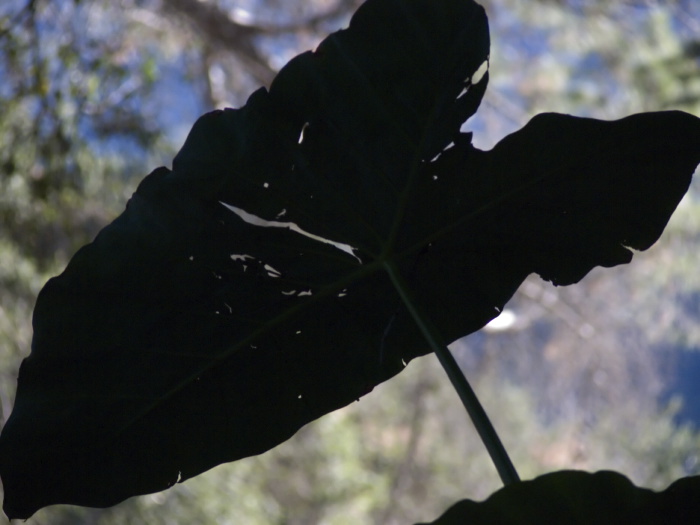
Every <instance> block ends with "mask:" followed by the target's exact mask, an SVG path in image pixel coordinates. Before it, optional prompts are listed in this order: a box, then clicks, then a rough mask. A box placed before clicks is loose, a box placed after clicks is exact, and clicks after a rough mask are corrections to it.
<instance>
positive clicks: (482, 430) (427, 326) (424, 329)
mask: <svg viewBox="0 0 700 525" xmlns="http://www.w3.org/2000/svg"><path fill="white" fill-rule="evenodd" d="M384 269H385V270H386V272H387V273H388V274H389V278H390V279H391V282H392V284H393V285H394V288H395V289H396V291H397V292H398V294H399V296H400V297H401V300H402V301H403V303H404V305H405V306H406V308H407V309H408V311H409V313H410V314H411V317H413V320H414V321H415V322H416V324H417V325H418V328H419V329H420V331H421V333H422V334H423V337H425V339H426V341H427V342H428V344H430V347H431V349H432V350H433V351H434V352H435V354H436V355H437V357H438V360H439V361H440V364H441V365H442V367H443V368H444V369H445V372H446V373H447V377H449V378H450V381H451V382H452V386H454V388H455V390H457V394H458V395H459V397H460V399H461V400H462V404H463V405H464V408H466V410H467V413H468V414H469V417H470V418H471V420H472V422H473V423H474V427H475V428H476V431H477V432H478V433H479V437H480V438H481V441H482V442H483V443H484V446H485V447H486V450H487V451H488V453H489V456H491V461H493V464H494V465H495V467H496V470H497V471H498V475H499V476H500V477H501V481H503V484H504V485H506V486H507V485H510V484H512V483H516V482H518V481H520V477H519V476H518V473H517V471H516V470H515V467H514V466H513V463H512V461H511V460H510V457H509V456H508V453H507V452H506V449H505V447H504V446H503V443H501V439H500V438H499V437H498V434H497V433H496V429H495V428H494V427H493V424H492V423H491V421H490V420H489V417H488V415H487V414H486V411H485V410H484V407H483V406H481V403H480V402H479V398H478V397H477V396H476V393H475V392H474V390H473V389H472V387H471V385H470V384H469V381H468V380H467V377H466V376H465V375H464V373H463V372H462V370H461V368H460V367H459V365H458V364H457V361H456V360H455V358H454V356H453V355H452V353H451V352H450V350H449V348H447V345H446V344H445V342H444V341H443V340H442V338H441V337H440V334H439V332H438V330H437V328H436V327H435V326H434V325H433V324H432V322H431V321H430V319H429V317H428V316H427V315H426V314H425V313H424V312H422V311H421V309H420V307H419V306H418V304H417V303H416V301H414V300H413V298H412V297H411V292H410V290H409V287H408V285H407V284H406V282H405V281H404V279H403V277H402V276H401V274H400V273H399V271H398V269H397V268H396V266H395V265H394V264H393V263H392V262H391V261H385V262H384Z"/></svg>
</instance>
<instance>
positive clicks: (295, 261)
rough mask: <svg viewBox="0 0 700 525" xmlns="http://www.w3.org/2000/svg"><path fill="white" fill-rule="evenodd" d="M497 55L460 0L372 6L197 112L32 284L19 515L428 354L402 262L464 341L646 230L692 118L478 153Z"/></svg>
mask: <svg viewBox="0 0 700 525" xmlns="http://www.w3.org/2000/svg"><path fill="white" fill-rule="evenodd" d="M487 57H488V28H487V23H486V17H485V15H484V12H483V10H482V9H481V7H479V6H477V5H476V4H474V3H473V2H471V1H470V0H440V1H436V0H414V1H411V2H406V1H403V0H370V2H368V3H366V4H365V5H364V6H363V7H362V8H360V10H359V11H358V12H357V14H356V15H355V17H354V18H353V20H352V22H351V25H350V27H349V29H347V30H345V31H340V32H338V33H335V34H334V35H331V36H330V37H329V38H328V39H326V40H325V41H324V42H323V43H322V44H321V45H320V46H319V47H318V49H317V50H316V51H315V52H314V53H305V54H303V55H300V56H299V57H297V58H295V59H294V60H292V61H291V62H290V63H289V64H288V65H287V66H286V67H285V68H284V69H283V70H282V71H281V72H280V74H279V76H278V77H277V79H276V80H275V81H274V83H273V84H272V86H271V88H270V91H269V92H267V91H265V90H263V89H261V90H259V91H257V92H255V93H254V94H253V95H252V96H251V97H250V99H249V100H248V102H247V104H246V105H245V106H244V107H243V108H241V109H239V110H226V111H216V112H213V113H209V114H207V115H205V116H203V117H201V118H200V119H199V120H198V121H197V123H196V124H195V126H194V128H193V130H192V132H191V133H190V136H189V137H188V139H187V141H186V143H185V145H184V147H183V149H182V151H181V152H180V153H179V154H178V155H177V156H176V158H175V160H174V162H173V170H172V171H170V170H168V169H166V168H159V169H157V170H155V171H154V172H153V173H151V174H150V175H149V176H148V177H146V178H145V179H144V180H143V182H142V183H141V184H140V186H139V187H138V189H137V191H136V193H135V194H134V195H133V197H132V199H131V200H130V201H129V203H128V205H127V209H126V211H125V212H124V213H123V214H122V215H121V216H120V217H119V218H117V219H116V220H115V221H114V222H113V223H112V224H111V225H109V226H108V227H106V228H105V229H104V230H103V231H102V232H101V233H100V234H99V235H98V236H97V238H96V239H95V241H94V242H93V243H92V244H90V245H88V246H86V247H84V248H83V249H81V250H80V251H79V252H78V253H77V254H76V255H75V257H74V258H73V259H72V261H71V262H70V264H69V265H68V267H67V268H66V270H65V272H64V273H63V274H62V275H60V276H59V277H57V278H54V279H52V280H50V281H49V282H48V283H47V285H46V286H45V288H44V289H43V290H42V292H41V294H40V296H39V298H38V301H37V305H36V309H35V313H34V339H33V343H32V353H31V355H30V356H29V357H28V358H27V359H26V360H25V361H24V362H23V364H22V367H21V369H20V375H19V380H18V392H17V401H16V404H15V408H14V411H13V413H12V416H11V418H10V420H9V421H8V423H7V425H6V427H5V429H4V430H3V433H2V436H1V437H0V475H2V480H3V483H4V489H5V502H4V509H5V512H6V513H7V514H8V516H11V517H27V516H29V515H31V514H32V513H33V512H35V511H36V510H37V509H39V508H41V507H43V506H46V505H50V504H54V503H73V504H80V505H88V506H99V507H101V506H109V505H113V504H115V503H117V502H119V501H121V500H123V499H125V498H127V497H129V496H132V495H136V494H145V493H149V492H154V491H158V490H162V489H164V488H166V487H168V486H171V485H173V484H174V483H176V482H177V481H181V480H184V479H187V478H190V477H192V476H195V475H197V474H199V473H201V472H203V471H205V470H207V469H209V468H212V467H213V466H215V465H217V464H220V463H222V462H226V461H233V460H236V459H239V458H242V457H245V456H249V455H252V454H258V453H261V452H263V451H265V450H268V449H269V448H271V447H273V446H275V445H276V444H278V443H280V442H282V441H284V440H286V439H287V438H289V437H290V436H291V435H292V434H293V433H294V432H296V431H297V430H298V429H299V428H300V427H301V426H303V425H304V424H306V423H307V422H309V421H312V420H314V419H316V418H318V417H320V416H321V415H323V414H325V413H327V412H330V411H332V410H335V409H337V408H339V407H342V406H344V405H347V404H348V403H350V402H352V401H353V400H355V399H358V398H360V397H361V396H363V395H364V394H366V393H368V392H369V391H371V390H372V388H373V387H374V386H375V385H377V384H379V383H381V382H382V381H385V380H387V379H389V378H390V377H392V376H394V375H395V374H397V373H398V372H400V371H401V370H402V369H403V368H404V366H405V364H406V363H408V362H409V361H410V360H411V359H413V358H414V357H417V356H420V355H423V354H425V353H427V352H428V347H427V345H425V344H424V343H423V340H422V338H421V336H420V332H419V331H418V330H417V329H416V327H415V326H414V322H413V320H412V319H411V317H410V316H409V314H408V313H407V311H406V309H405V307H404V306H403V305H402V302H401V300H400V298H399V296H398V294H397V293H396V290H395V289H394V287H393V286H392V284H391V281H390V279H389V278H388V277H387V274H386V271H385V270H386V269H387V268H388V267H391V268H396V269H397V271H398V272H400V273H401V275H402V276H403V278H404V279H405V280H406V281H407V282H408V283H409V285H410V286H411V287H412V292H413V294H414V296H415V298H416V299H417V300H418V301H419V302H420V303H421V305H422V307H423V308H424V309H425V311H427V312H429V315H430V316H431V317H432V320H433V322H434V324H435V325H436V326H437V328H438V329H439V330H440V331H441V333H442V334H443V335H444V337H445V340H446V341H450V340H454V339H456V338H458V337H461V336H463V335H466V334H467V333H469V332H472V331H474V330H477V329H479V328H480V327H482V326H483V325H484V324H485V323H486V322H488V321H489V320H491V319H492V318H494V317H495V316H496V315H497V314H498V311H499V310H500V309H501V308H503V306H504V304H505V303H506V301H507V300H508V299H509V298H510V297H511V295H512V294H513V293H514V291H515V290H516V288H517V287H518V286H519V284H520V283H521V282H522V280H523V279H524V278H525V277H526V276H527V275H528V274H529V273H531V272H533V271H535V272H539V273H541V274H542V275H543V276H544V277H545V278H547V279H550V280H552V281H553V282H555V283H557V284H569V283H573V282H575V281H577V280H578V279H580V278H581V277H583V275H585V274H586V272H588V271H589V270H590V269H591V268H592V267H594V266H596V265H604V266H612V265H615V264H620V263H625V262H628V261H629V260H630V259H631V256H632V254H631V251H630V250H629V249H628V248H633V249H645V248H647V247H649V246H650V245H651V244H652V243H653V242H655V241H656V239H657V238H658V236H659V235H660V234H661V232H662V230H663V228H664V226H665V224H666V222H667V221H668V219H669V217H670V215H671V213H672V212H673V210H674V208H675V206H676V204H677V203H678V201H679V200H680V198H681V197H682V195H683V194H684V192H685V191H686V189H687V187H688V184H689V182H690V178H691V175H692V173H693V170H694V168H695V166H696V165H697V164H698V162H700V147H698V145H699V144H700V120H698V119H696V118H695V117H692V116H690V115H687V114H683V113H679V112H669V113H659V114H646V115H638V116H633V117H629V118H627V119H623V120H621V121H617V122H600V121H594V120H588V119H578V118H574V117H568V116H563V115H542V116H539V117H536V118H535V119H533V121H532V122H531V123H530V124H528V125H527V126H526V127H525V128H524V129H523V130H521V131H519V132H518V133H516V134H514V135H512V136H510V137H507V138H506V139H505V140H504V141H503V142H501V143H500V144H499V145H498V146H497V147H496V148H495V149H494V150H493V151H491V152H481V151H478V150H476V149H474V148H473V147H472V146H471V140H470V135H468V134H460V133H459V128H460V125H461V123H462V122H463V121H465V120H466V119H467V118H469V116H471V115H472V114H473V113H474V112H475V111H476V108H477V106H478V104H479V101H480V99H481V96H482V94H483V92H484V90H485V87H486V82H487V76H488V75H487V73H486V70H485V67H486V60H487ZM451 142H454V146H452V147H450V143H451Z"/></svg>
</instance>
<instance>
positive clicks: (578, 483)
mask: <svg viewBox="0 0 700 525" xmlns="http://www.w3.org/2000/svg"><path fill="white" fill-rule="evenodd" d="M690 523H700V476H694V477H690V478H683V479H681V480H678V481H676V482H675V483H673V484H672V485H671V486H669V487H668V488H667V489H666V490H664V491H663V492H654V491H652V490H649V489H645V488H641V487H635V486H634V485H633V484H632V482H631V481H630V480H629V479H627V478H626V477H625V476H623V475H622V474H619V473H617V472H610V471H601V472H596V473H595V474H590V473H588V472H581V471H577V470H563V471H560V472H553V473H551V474H545V475H544V476H540V477H539V478H536V479H534V480H531V481H525V482H522V483H515V484H513V485H510V486H508V487H505V488H503V489H501V490H499V491H498V492H496V493H495V494H493V495H491V497H489V498H488V499H487V500H486V501H483V502H475V501H471V500H462V501H460V502H459V503H456V504H455V505H453V506H452V507H450V508H449V509H448V510H447V511H446V512H445V513H444V514H443V515H442V516H440V518H438V519H437V520H435V521H433V522H431V523H430V524H427V523H426V524H422V525H464V524H469V525H543V524H547V525H579V524H580V525H589V524H596V525H623V524H624V525H685V524H690ZM419 525H420V524H419Z"/></svg>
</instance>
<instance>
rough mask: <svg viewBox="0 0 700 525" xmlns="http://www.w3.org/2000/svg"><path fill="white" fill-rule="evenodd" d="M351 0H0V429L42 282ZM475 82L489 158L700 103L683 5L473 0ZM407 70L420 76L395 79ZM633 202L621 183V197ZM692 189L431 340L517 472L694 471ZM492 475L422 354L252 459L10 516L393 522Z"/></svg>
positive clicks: (648, 482)
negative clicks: (514, 144)
mask: <svg viewBox="0 0 700 525" xmlns="http://www.w3.org/2000/svg"><path fill="white" fill-rule="evenodd" d="M360 3H361V2H359V1H357V0H170V1H165V0H62V1H51V0H5V1H3V2H2V5H0V411H1V413H0V420H1V421H5V420H6V418H7V417H8V416H9V414H10V412H11V410H12V405H13V400H14V390H15V382H16V374H17V370H18V367H19V364H20V361H21V359H22V358H23V357H25V356H27V355H28V353H29V350H30V342H31V336H32V330H31V313H32V308H33V305H34V301H35V298H36V295H37V293H38V292H39V290H40V289H41V287H42V286H43V284H44V283H45V282H46V280H47V279H48V278H49V277H51V276H53V275H56V274H58V273H60V272H61V271H62V269H63V267H64V266H65V264H66V263H67V261H68V259H69V258H70V257H71V255H72V254H73V253H74V252H75V251H76V250H77V249H78V248H79V247H80V246H82V245H83V244H85V243H88V242H90V241H91V240H92V238H93V237H94V236H95V234H96V233H97V232H98V231H99V230H100V228H102V227H103V226H105V225H106V224H108V223H109V222H110V221H111V220H113V219H114V218H115V217H116V216H117V215H118V214H119V213H120V212H121V211H122V210H123V209H124V206H125V204H126V201H127V199H128V198H129V196H130V195H131V193H132V192H133V191H134V190H135V188H136V185H137V184H138V182H139V181H140V180H141V179H142V178H143V177H144V176H145V175H146V174H147V173H149V172H150V171H151V170H152V169H153V168H155V167H157V166H160V165H166V166H170V162H171V159H172V157H173V155H174V153H175V152H176V151H177V150H178V149H179V147H180V146H181V145H182V142H183V140H184V138H185V136H186V133H187V132H188V131H189V129H190V127H191V125H192V124H193V123H194V121H195V119H196V118H197V117H198V116H199V115H200V114H202V113H204V112H206V111H209V110H211V109H213V108H217V107H224V106H232V107H236V106H240V105H242V104H244V103H245V100H246V98H247V96H248V95H249V94H250V93H251V92H252V91H253V90H255V89H256V88H257V87H258V86H260V85H269V84H270V82H271V80H272V78H273V77H274V75H275V73H276V71H277V70H279V68H280V67H282V66H283V65H284V64H285V63H286V62H287V61H288V60H289V59H290V58H291V57H293V56H294V55H295V54H297V53H299V52H301V51H304V50H306V49H310V48H313V47H314V46H315V45H316V44H317V43H318V42H319V41H320V39H322V38H323V37H324V36H325V35H326V34H327V33H328V32H330V31H333V30H336V29H338V28H341V27H343V26H345V25H347V23H348V20H349V17H350V15H351V13H352V12H353V11H354V10H355V9H356V8H357V7H358V5H359V4H360ZM481 3H482V4H483V5H484V6H485V8H486V10H487V13H488V15H489V19H490V24H491V37H492V53H491V69H490V71H491V81H490V87H489V90H488V91H487V94H486V97H485V99H484V101H483V103H482V105H481V109H480V110H479V113H478V115H477V117H475V118H473V119H472V120H470V121H469V122H467V124H466V126H465V129H468V130H473V131H474V132H475V143H476V145H477V146H478V147H480V148H482V149H487V148H490V147H491V146H492V145H493V144H495V142H497V141H498V140H499V139H500V138H502V137H503V136H504V135H506V134H508V133H510V132H512V131H514V130H516V129H518V128H520V127H521V126H523V125H524V124H525V123H526V122H527V121H528V120H529V119H530V117H532V116H533V115H534V114H536V113H538V112H542V111H558V112H564V113H573V114H577V115H582V116H592V117H597V118H604V119H614V118H619V117H622V116H625V115H628V114H630V113H635V112H640V111H652V110H661V109H672V108H673V109H683V110H685V111H688V112H690V113H694V114H695V115H700V3H699V2H697V1H695V0H614V1H613V0H488V1H482V2H481ZM418 74H420V73H419V72H418ZM629 198H630V199H634V194H632V193H631V194H630V196H629ZM699 246H700V182H698V181H696V182H695V183H694V185H693V187H692V188H691V191H690V193H689V194H688V195H687V196H686V198H685V199H684V200H683V201H682V203H681V205H680V206H679V208H678V210H677V212H676V214H675V215H674V217H673V219H672V221H671V223H670V224H669V226H668V228H667V231H666V233H665V234H664V236H663V237H662V239H661V240H660V241H659V243H657V244H656V245H655V246H654V247H652V248H651V249H650V250H649V251H648V252H645V253H640V254H637V255H636V256H635V260H634V261H633V263H632V264H631V265H628V266H625V267H619V268H615V269H612V270H600V269H597V270H594V271H593V272H591V273H590V274H589V275H588V276H587V277H586V278H585V279H584V280H583V281H582V282H581V283H580V284H578V285H576V286H573V287H569V288H555V287H553V286H551V285H549V284H548V283H544V282H542V281H541V280H539V279H538V278H537V277H535V276H532V277H531V278H529V279H528V280H527V281H526V282H525V283H524V284H523V286H522V287H521V289H520V290H519V291H518V292H517V294H516V295H515V296H514V297H513V299H512V300H511V302H510V303H509V305H508V306H507V309H506V310H505V312H504V314H502V316H501V317H500V318H498V319H497V320H496V321H494V322H492V323H491V324H490V325H489V326H487V327H486V328H485V329H484V330H482V331H480V332H478V333H475V334H472V335H470V336H469V337H467V338H465V339H463V340H460V341H458V342H455V343H454V344H453V347H452V348H453V350H454V352H455V355H456V356H457V358H458V360H459V362H460V364H461V365H462V366H463V367H464V369H465V371H466V373H467V375H468V377H469V378H470V379H471V381H472V382H473V384H474V386H475V389H476V390H477V392H478V394H479V396H480V397H481V398H482V401H483V403H484V404H485V406H486V409H487V411H488V412H489V414H490V415H491V417H492V419H493V421H494V423H495V425H496V427H497V429H498V431H499V433H500V434H501V436H502V439H503V441H504V443H505V445H506V447H507V449H508V450H509V451H510V453H511V455H512V458H513V460H514V463H515V465H516V467H517V468H518V470H519V471H520V474H521V476H522V477H523V478H532V477H534V476H536V475H538V474H541V473H544V472H548V471H552V470H556V469H565V468H575V469H585V470H589V471H595V470H599V469H615V470H618V471H620V472H622V473H624V474H626V475H628V476H629V477H630V478H631V479H632V480H633V481H634V482H635V483H636V484H639V485H643V486H647V487H652V488H655V489H663V488H665V487H666V486H667V485H668V484H669V483H670V482H671V481H673V480H674V479H677V478H679V477H681V476H684V475H693V474H700V433H699V432H698V430H697V428H698V423H699V422H700V274H699V273H698V271H697V265H698V261H699V260H700V259H699V256H698V254H697V253H696V252H697V248H698V247H699ZM499 486H500V482H499V480H498V477H497V475H496V472H495V470H494V468H493V466H492V465H491V463H490V461H489V459H488V456H487V454H486V452H485V450H484V448H483V446H482V445H481V442H480V441H479V439H478V438H477V436H476V434H475V432H474V431H473V429H472V426H471V423H470V422H469V421H468V420H467V418H466V416H465V414H464V412H463V409H462V407H461V404H460V402H459V399H458V398H457V395H456V394H455V393H454V392H453V391H452V388H451V386H450V385H449V382H448V381H447V380H446V377H445V376H444V373H443V372H442V370H441V369H440V368H439V366H438V365H437V364H436V360H435V358H434V357H432V356H428V357H424V358H420V359H417V360H415V361H413V362H412V363H411V364H410V365H409V367H408V368H407V369H406V370H405V371H404V372H403V373H402V374H401V375H400V376H398V377H396V378H394V379H393V380H391V381H389V382H388V383H385V384H383V385H381V386H380V387H377V388H376V389H375V390H374V392H372V393H371V394H369V395H368V396H366V397H364V398H362V399H361V400H360V402H358V403H354V404H353V405H351V406H349V407H347V408H345V409H343V410H340V411H337V412H334V413H332V414H330V415H328V416H326V417H324V418H322V419H320V420H318V421H317V422H315V423H312V424H310V425H308V426H307V427H305V428H303V429H302V430H301V431H300V432H299V433H298V434H297V435H296V436H295V437H294V438H293V439H291V440H289V441H288V442H286V443H284V444H282V445H280V446H279V447H277V448H276V449H274V450H272V451H270V452H268V453H266V454H263V455H261V456H259V457H253V458H249V459H246V460H242V461H238V462H236V463H233V464H228V465H223V466H220V467H217V468H215V469H213V470H211V471H209V472H208V473H206V474H204V475H201V476H199V477H197V478H195V479H192V480H189V481H187V482H186V483H184V484H180V485H178V486H176V487H175V488H173V489H171V490H168V491H166V492H163V493H159V494H153V495H148V496H143V497H139V498H132V499H130V500H128V501H126V502H124V503H122V504H120V505H118V506H116V507H114V508H111V509H106V510H97V509H84V508H77V507H68V506H56V507H51V508H48V509H44V510H42V511H40V512H39V513H37V514H36V515H35V517H33V518H32V519H30V520H29V521H28V522H27V523H28V524H30V525H39V524H42V525H43V524H51V525H68V524H96V525H108V524H143V523H148V524H153V525H158V524H162V525H166V524H167V525H171V524H172V525H177V524H182V523H197V524H200V523H201V524H210V523H211V524H280V525H282V524H285V525H295V524H299V525H302V524H303V525H313V524H338V525H339V524H346V523H347V524H351V523H352V524H357V523H363V524H377V525H383V524H405V523H413V522H415V521H427V520H432V519H435V518H436V517H437V516H438V515H439V514H441V513H442V512H443V511H444V510H445V509H446V508H447V507H448V506H449V505H451V504H452V503H453V502H455V501H456V500H458V499H461V498H466V497H468V498H471V499H483V498H485V497H487V496H488V495H489V494H490V493H491V492H493V491H494V490H496V489H497V488H498V487H499Z"/></svg>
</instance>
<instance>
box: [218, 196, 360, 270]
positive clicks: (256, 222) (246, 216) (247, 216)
mask: <svg viewBox="0 0 700 525" xmlns="http://www.w3.org/2000/svg"><path fill="white" fill-rule="evenodd" d="M265 184H267V183H265ZM311 198H313V195H312V196H311ZM219 202H220V203H221V204H222V205H224V206H226V208H228V209H229V210H231V211H232V212H233V213H235V214H236V215H238V216H239V217H240V218H241V219H243V220H244V221H245V222H247V223H248V224H252V225H253V226H261V227H263V228H286V229H288V230H291V231H293V232H294V233H298V234H300V235H303V236H305V237H308V238H309V239H312V240H314V241H318V242H322V243H324V244H330V245H331V246H334V247H335V248H337V249H339V250H340V251H342V252H345V253H347V254H348V255H352V256H353V257H354V258H355V259H357V261H358V262H359V263H362V260H361V259H360V258H359V257H358V256H357V255H355V248H353V247H352V246H350V245H349V244H343V243H340V242H335V241H332V240H330V239H326V238H324V237H320V236H319V235H314V234H313V233H309V232H307V231H304V230H302V229H301V228H300V227H299V226H298V225H297V224H296V223H294V222H279V221H268V220H265V219H262V218H260V217H258V216H256V215H253V214H252V213H248V212H247V211H245V210H242V209H241V208H237V207H236V206H231V205H230V204H226V203H225V202H221V201H219Z"/></svg>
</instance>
